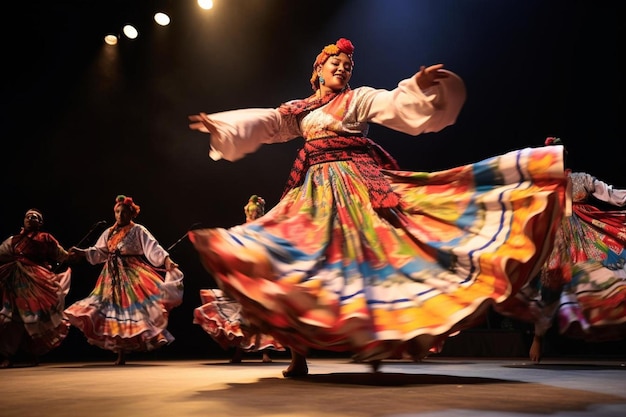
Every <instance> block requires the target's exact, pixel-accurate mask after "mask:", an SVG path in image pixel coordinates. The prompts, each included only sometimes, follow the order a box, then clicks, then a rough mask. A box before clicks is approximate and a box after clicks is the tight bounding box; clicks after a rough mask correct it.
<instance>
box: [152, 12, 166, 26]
mask: <svg viewBox="0 0 626 417" xmlns="http://www.w3.org/2000/svg"><path fill="white" fill-rule="evenodd" d="M154 21H155V22H157V23H158V24H159V25H161V26H167V25H169V24H170V17H169V16H168V15H166V14H165V13H163V12H158V13H156V14H155V15H154Z"/></svg>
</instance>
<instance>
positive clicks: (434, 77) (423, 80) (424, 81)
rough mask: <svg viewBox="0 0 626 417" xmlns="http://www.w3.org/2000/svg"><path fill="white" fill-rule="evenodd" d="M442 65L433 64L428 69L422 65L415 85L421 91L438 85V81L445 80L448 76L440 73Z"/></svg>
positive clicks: (442, 72)
mask: <svg viewBox="0 0 626 417" xmlns="http://www.w3.org/2000/svg"><path fill="white" fill-rule="evenodd" d="M442 68H443V64H435V65H431V66H429V67H426V66H424V65H422V66H421V67H420V71H419V72H418V73H417V85H418V86H419V88H421V89H422V90H426V89H427V88H429V87H432V86H434V85H436V84H438V83H439V79H441V78H447V77H448V74H447V73H446V72H445V71H441V69H442Z"/></svg>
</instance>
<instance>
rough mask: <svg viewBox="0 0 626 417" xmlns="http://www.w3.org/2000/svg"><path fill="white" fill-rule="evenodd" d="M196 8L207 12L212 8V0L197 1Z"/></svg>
mask: <svg viewBox="0 0 626 417" xmlns="http://www.w3.org/2000/svg"><path fill="white" fill-rule="evenodd" d="M198 6H200V7H201V8H203V9H205V10H208V9H212V8H213V0H198Z"/></svg>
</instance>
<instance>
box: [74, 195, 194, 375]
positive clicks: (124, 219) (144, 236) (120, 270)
mask: <svg viewBox="0 0 626 417" xmlns="http://www.w3.org/2000/svg"><path fill="white" fill-rule="evenodd" d="M113 211H114V213H115V224H114V225H113V226H111V227H110V228H108V229H106V230H105V231H104V232H103V233H102V235H100V237H99V238H98V240H97V242H96V244H95V245H94V246H92V247H90V248H87V249H80V248H77V247H72V248H71V249H70V251H69V252H70V257H74V258H77V257H82V258H86V259H87V261H88V262H89V263H90V264H92V265H96V264H104V267H103V268H102V271H101V272H100V275H99V276H98V279H97V281H96V285H95V287H94V289H93V290H92V291H91V293H90V294H89V295H88V296H87V297H86V298H84V299H82V300H79V301H76V302H75V303H74V304H72V305H71V306H69V307H68V308H67V309H66V310H65V314H66V315H67V317H68V319H69V321H70V322H71V324H72V325H73V326H75V327H77V328H78V329H80V330H81V331H82V332H83V333H84V335H85V337H86V338H87V341H88V342H89V343H90V344H92V345H95V346H98V347H100V348H102V349H106V350H110V351H113V352H115V353H117V360H116V361H115V365H124V364H125V363H126V353H129V352H146V351H151V350H154V349H156V348H159V347H161V346H164V345H167V344H170V343H172V342H173V341H174V337H173V336H172V335H171V333H170V332H169V331H168V330H167V325H168V318H169V313H170V311H171V310H172V308H174V307H176V306H178V305H180V304H181V302H182V296H183V283H182V279H183V274H182V272H181V271H180V270H179V269H178V264H176V263H175V262H174V261H172V259H171V258H170V256H169V254H168V253H167V251H166V250H165V249H164V248H163V247H162V246H161V245H160V244H159V243H158V241H157V240H156V239H155V238H154V236H153V235H152V233H150V232H149V231H148V229H147V228H146V227H145V226H143V225H141V224H138V223H135V222H134V221H133V219H135V218H136V217H137V215H138V214H139V211H140V207H139V205H137V204H135V202H134V201H133V199H132V198H131V197H127V196H124V195H119V196H117V198H116V200H115V204H114V206H113ZM146 260H147V262H146ZM158 267H163V268H162V269H161V268H158Z"/></svg>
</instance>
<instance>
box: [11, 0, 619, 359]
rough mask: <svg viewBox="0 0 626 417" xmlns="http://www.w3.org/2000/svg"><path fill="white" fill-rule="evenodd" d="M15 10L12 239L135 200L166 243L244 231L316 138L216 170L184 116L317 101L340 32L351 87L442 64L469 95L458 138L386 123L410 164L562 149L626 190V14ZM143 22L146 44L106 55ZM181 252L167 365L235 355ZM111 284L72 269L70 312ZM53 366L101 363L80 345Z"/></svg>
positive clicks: (192, 257) (181, 4) (106, 214)
mask: <svg viewBox="0 0 626 417" xmlns="http://www.w3.org/2000/svg"><path fill="white" fill-rule="evenodd" d="M19 3H20V4H19V5H13V6H12V8H11V12H10V13H9V14H8V15H7V17H8V18H10V19H11V20H12V21H14V22H16V23H18V24H17V25H16V26H18V28H21V31H20V32H15V31H14V30H15V26H13V25H11V28H9V25H7V26H5V27H3V29H2V30H3V39H4V41H5V42H4V45H3V47H4V54H3V55H4V58H5V59H4V60H3V62H4V64H3V66H4V71H3V74H4V76H3V83H2V98H3V101H4V106H3V111H2V112H1V113H0V117H1V122H2V131H3V140H2V152H0V164H1V166H2V169H3V175H2V176H1V177H2V179H1V181H2V193H3V197H2V203H3V204H2V206H3V210H2V212H3V214H2V220H1V222H0V236H4V237H8V236H9V235H11V234H13V233H16V232H17V231H19V228H20V226H21V222H22V218H23V214H24V212H25V210H26V209H28V208H29V207H38V208H40V209H42V210H43V211H44V215H45V220H46V229H47V230H48V231H50V232H52V233H53V234H54V235H55V236H56V237H57V238H58V239H59V240H60V242H61V243H62V244H63V245H64V246H66V247H69V246H72V245H75V244H76V243H78V242H79V241H80V240H81V238H83V237H84V236H85V234H86V233H87V231H88V230H89V229H90V227H91V226H92V225H93V224H94V223H96V222H97V221H99V220H107V221H108V222H109V224H111V223H112V222H113V211H112V209H113V201H114V198H115V196H116V195H117V194H127V195H130V196H132V197H134V198H135V200H136V202H137V203H138V204H140V205H141V206H142V213H141V215H140V216H139V218H138V219H137V221H138V222H140V223H142V224H144V225H146V226H147V227H148V228H149V229H150V230H151V231H152V232H153V233H154V235H155V236H156V237H157V239H158V240H159V241H160V242H161V243H162V244H163V245H164V246H169V245H170V244H172V243H174V242H175V241H176V240H177V239H178V238H179V237H180V236H182V235H183V234H184V233H185V232H186V230H187V229H188V228H189V227H190V225H192V224H193V223H197V222H200V223H202V224H203V225H204V226H224V227H228V226H232V225H235V224H237V223H241V222H243V221H244V215H243V206H244V204H245V203H246V201H247V199H248V197H249V196H250V195H251V194H259V195H261V196H263V197H264V198H265V199H266V201H267V203H268V206H270V207H271V206H272V205H273V204H275V203H276V202H277V201H278V198H279V196H280V194H281V192H282V187H283V184H284V182H285V180H286V178H287V174H288V172H289V169H290V167H291V163H292V161H293V158H294V156H295V152H296V150H297V148H298V146H299V144H300V141H299V140H295V141H292V142H289V143H286V144H281V145H271V146H264V147H262V148H261V149H260V150H259V151H258V152H256V153H255V154H252V155H249V156H247V157H246V158H244V159H242V160H240V161H238V162H236V163H230V162H226V161H218V162H215V161H212V160H210V159H209V158H208V157H207V150H208V146H207V145H208V136H207V135H202V134H200V133H198V132H193V131H191V130H189V129H188V127H187V115H189V114H193V113H197V112H199V111H206V112H215V111H221V110H229V109H234V108H241V107H275V106H277V105H278V104H279V103H281V102H283V101H286V100H288V99H292V98H298V97H304V96H306V95H308V94H310V86H309V82H308V80H309V76H310V71H311V64H312V62H313V60H314V58H315V56H316V55H317V53H318V52H319V51H320V50H321V48H322V47H323V46H324V45H326V44H328V43H333V42H334V41H335V40H336V39H338V38H339V37H347V38H350V39H351V40H352V41H353V43H354V44H355V47H356V51H355V61H356V65H355V72H354V75H353V78H352V81H351V85H352V86H353V87H357V86H359V85H371V86H374V87H380V88H393V87H394V86H395V85H396V84H397V82H398V81H400V80H401V79H403V78H406V77H409V76H411V75H412V74H414V72H415V71H417V69H418V68H419V66H420V65H422V64H424V65H429V64H433V63H438V62H441V63H444V64H445V65H446V67H447V68H449V69H451V70H453V71H455V72H457V73H458V74H459V75H461V77H463V78H464V80H465V82H466V84H467V90H468V99H467V103H466V105H465V107H464V109H463V111H462V113H461V115H460V117H459V119H458V122H457V124H456V125H454V126H451V127H449V128H446V129H445V130H444V131H442V132H440V133H435V134H426V135H422V136H420V137H416V138H415V137H410V136H406V135H403V134H399V133H397V132H393V131H390V130H387V129H384V128H381V127H378V126H372V128H371V131H370V134H371V135H370V136H371V137H372V138H374V139H376V140H377V141H378V142H379V143H381V145H383V146H384V147H385V148H386V149H388V150H389V151H390V152H391V153H392V154H393V155H395V156H396V157H397V158H398V160H399V162H400V164H401V165H402V166H403V167H404V168H406V169H410V170H423V171H429V170H438V169H446V168H449V167H452V166H455V165H458V164H463V163H468V162H474V161H476V160H479V159H482V158H485V157H490V156H493V155H495V154H498V153H502V152H506V151H508V150H512V149H515V148H520V147H526V146H541V145H542V143H543V140H544V138H545V137H546V136H552V135H554V136H560V137H561V138H563V139H564V140H565V142H566V144H567V146H568V149H569V159H568V164H569V165H570V166H571V167H572V168H574V169H576V170H584V171H587V172H591V173H593V174H595V175H596V176H598V177H600V178H601V179H604V180H605V181H607V182H609V183H612V184H614V185H615V186H616V187H618V188H625V187H626V178H625V177H624V174H623V164H622V158H623V155H624V142H623V139H624V137H625V135H624V125H623V124H622V113H623V110H624V99H623V94H624V81H623V73H624V70H623V66H622V64H621V61H620V62H618V58H619V57H620V56H621V55H623V51H624V50H625V49H624V46H625V42H624V39H626V37H625V36H624V33H623V32H624V30H623V29H622V28H623V22H624V13H623V12H621V7H619V2H613V1H602V0H600V1H597V0H593V1H591V0H590V1H573V0H554V1H545V0H511V1H501V0H385V1H380V0H379V1H372V0H351V1H350V0H345V1H326V0H315V1H309V0H298V1H293V0H215V1H214V3H215V6H214V8H213V9H212V10H210V11H202V10H200V9H199V8H198V7H197V5H196V2H195V0H177V1H173V0H172V1H161V2H159V1H150V0H135V1H128V0H113V1H106V2H105V1H96V0H94V1H88V2H87V1H83V0H67V1H55V2H50V1H46V2H44V1H34V2H28V3H27V2H19ZM157 6H162V7H163V8H164V9H165V10H167V11H168V12H170V14H171V16H172V23H171V25H170V26H169V27H166V28H162V27H157V26H156V25H154V24H153V23H152V21H151V16H152V13H153V12H154V11H156V9H157V8H158V7H157ZM131 21H132V22H133V23H135V24H136V25H137V27H138V29H139V32H140V36H139V38H138V39H136V40H133V41H130V40H128V39H123V38H122V39H121V40H120V43H119V44H118V45H117V47H110V46H107V45H105V44H104V43H103V42H102V36H103V35H104V33H106V32H108V31H119V28H120V27H121V26H122V24H123V23H126V22H131ZM99 231H101V230H99ZM97 235H98V233H94V234H93V235H92V236H89V237H88V239H87V240H86V241H85V244H90V243H93V240H95V238H96V237H97ZM172 257H173V258H174V259H175V260H176V261H178V262H179V263H180V265H181V269H182V270H183V271H184V272H185V274H186V278H185V285H186V293H185V301H184V304H183V305H182V306H180V307H179V308H177V309H176V310H174V311H173V312H172V316H171V324H170V330H171V332H172V333H173V334H174V336H175V337H176V339H177V340H176V342H174V344H172V345H171V346H169V347H167V348H166V349H165V350H163V351H162V353H159V354H163V355H165V354H173V355H183V356H203V355H212V354H220V353H221V350H220V349H219V348H218V347H217V346H215V345H214V344H213V343H212V341H211V340H210V338H209V337H208V335H206V334H205V333H204V332H203V331H202V330H201V329H200V328H199V326H197V325H193V324H192V312H193V308H195V307H196V306H197V305H198V304H199V302H200V299H199V294H198V291H199V289H201V288H205V287H210V286H213V285H214V283H213V281H212V278H211V277H210V276H209V275H208V274H207V273H206V272H205V271H204V270H203V269H202V267H201V266H200V264H199V262H198V259H197V256H196V254H195V253H194V250H193V248H192V247H191V245H190V244H189V242H188V241H187V240H183V241H182V242H181V243H180V244H179V245H177V246H176V247H175V248H174V249H173V250H172ZM99 270H100V267H99V266H90V265H85V264H81V265H76V266H75V267H74V274H73V281H72V290H71V292H70V294H69V296H68V299H67V302H68V303H71V302H73V301H75V300H77V299H79V298H82V297H84V296H86V295H87V294H88V292H89V291H90V290H91V288H92V287H93V284H94V283H95V279H96V276H97V274H98V272H99ZM54 354H55V355H70V356H72V357H84V356H86V355H92V354H93V355H97V354H98V350H97V349H93V348H92V347H90V346H88V345H87V344H86V342H85V341H84V340H83V339H82V335H80V334H78V335H76V334H75V332H74V331H72V334H71V335H70V337H69V338H68V340H67V341H66V343H64V345H63V346H62V347H61V348H59V350H58V352H56V353H54ZM107 357H108V356H107Z"/></svg>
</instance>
